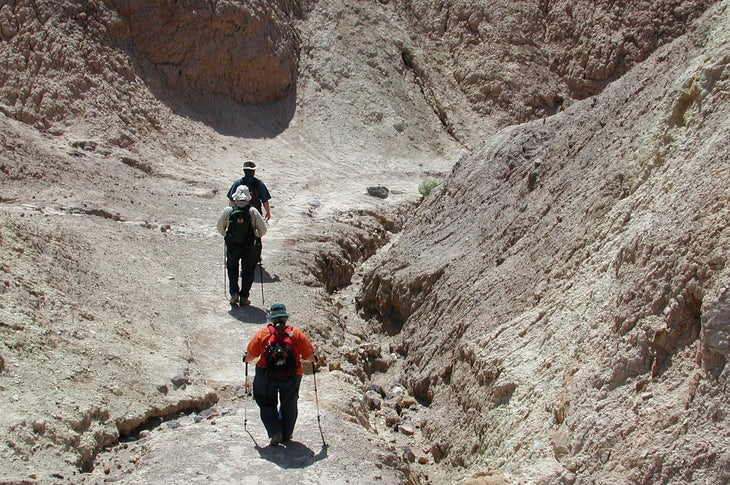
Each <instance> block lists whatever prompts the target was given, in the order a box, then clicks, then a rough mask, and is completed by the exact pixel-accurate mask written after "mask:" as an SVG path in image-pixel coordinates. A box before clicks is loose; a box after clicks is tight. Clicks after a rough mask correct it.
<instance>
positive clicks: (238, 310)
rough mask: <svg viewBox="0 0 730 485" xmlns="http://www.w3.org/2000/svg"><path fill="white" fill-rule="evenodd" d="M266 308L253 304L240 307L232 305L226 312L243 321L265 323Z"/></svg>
mask: <svg viewBox="0 0 730 485" xmlns="http://www.w3.org/2000/svg"><path fill="white" fill-rule="evenodd" d="M266 313H267V311H266V310H262V309H261V308H258V307H255V306H253V305H246V306H242V307H238V306H235V307H234V306H232V307H231V309H230V310H228V314H229V315H230V316H232V317H233V318H235V319H236V320H238V321H240V322H244V323H257V324H259V323H266Z"/></svg>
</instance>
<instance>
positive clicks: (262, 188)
mask: <svg viewBox="0 0 730 485" xmlns="http://www.w3.org/2000/svg"><path fill="white" fill-rule="evenodd" d="M242 168H243V174H244V175H243V177H241V178H240V179H236V181H235V182H233V185H231V188H230V189H229V190H228V194H226V196H227V197H228V200H229V205H235V202H234V201H233V194H235V193H236V189H237V188H238V187H239V186H240V185H241V184H244V185H246V187H248V192H249V194H251V202H250V204H251V207H254V208H255V209H256V210H258V211H259V214H262V215H264V211H266V214H265V215H264V217H265V218H266V220H267V221H268V220H269V219H271V207H270V206H269V200H270V199H271V194H269V189H267V188H266V184H264V183H263V182H262V181H261V180H259V179H257V178H256V177H255V176H254V175H255V174H256V162H254V161H253V160H246V161H245V162H243V167H242ZM262 209H263V210H262Z"/></svg>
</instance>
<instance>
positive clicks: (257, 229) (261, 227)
mask: <svg viewBox="0 0 730 485" xmlns="http://www.w3.org/2000/svg"><path fill="white" fill-rule="evenodd" d="M248 212H249V213H250V214H251V223H252V224H253V231H254V233H255V234H256V237H261V236H263V235H264V234H266V230H267V229H268V228H267V227H266V222H264V218H263V217H261V213H260V212H259V211H257V210H256V209H255V208H253V207H251V209H249V211H248Z"/></svg>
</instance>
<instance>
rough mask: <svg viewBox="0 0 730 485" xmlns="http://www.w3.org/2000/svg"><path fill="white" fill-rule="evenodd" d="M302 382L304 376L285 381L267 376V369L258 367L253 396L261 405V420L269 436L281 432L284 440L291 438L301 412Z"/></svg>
mask: <svg viewBox="0 0 730 485" xmlns="http://www.w3.org/2000/svg"><path fill="white" fill-rule="evenodd" d="M301 383H302V376H294V377H292V378H291V379H287V380H284V381H275V380H272V379H269V378H268V377H266V369H263V368H261V367H256V376H255V377H254V379H253V398H254V400H255V401H256V404H258V406H259V410H260V412H261V421H262V422H263V423H264V427H265V428H266V432H267V433H268V435H269V438H271V437H272V436H274V435H276V434H277V433H281V435H282V436H283V437H284V441H287V440H289V439H291V437H292V434H293V433H294V425H295V424H296V423H297V416H298V414H299V411H298V409H297V401H298V400H299V386H300V384H301ZM279 402H280V403H281V405H280V406H279Z"/></svg>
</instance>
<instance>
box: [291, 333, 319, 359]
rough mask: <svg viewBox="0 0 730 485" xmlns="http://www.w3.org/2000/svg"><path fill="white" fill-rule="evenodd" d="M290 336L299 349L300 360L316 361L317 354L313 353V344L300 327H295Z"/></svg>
mask: <svg viewBox="0 0 730 485" xmlns="http://www.w3.org/2000/svg"><path fill="white" fill-rule="evenodd" d="M292 338H293V339H294V341H295V342H296V344H297V349H298V350H299V354H300V355H301V356H302V360H308V361H310V362H316V361H317V356H316V355H315V353H314V346H313V345H312V342H310V341H309V338H307V336H306V335H305V334H304V332H302V330H301V329H299V328H296V329H295V330H294V335H292Z"/></svg>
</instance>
